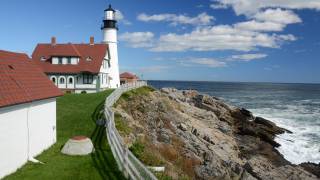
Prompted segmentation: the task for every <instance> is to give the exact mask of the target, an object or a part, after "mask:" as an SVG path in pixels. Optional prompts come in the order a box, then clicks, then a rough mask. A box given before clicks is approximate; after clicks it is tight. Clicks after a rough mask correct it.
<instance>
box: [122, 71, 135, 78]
mask: <svg viewBox="0 0 320 180" xmlns="http://www.w3.org/2000/svg"><path fill="white" fill-rule="evenodd" d="M120 78H125V79H138V76H136V75H134V74H132V73H129V72H124V73H121V74H120Z"/></svg>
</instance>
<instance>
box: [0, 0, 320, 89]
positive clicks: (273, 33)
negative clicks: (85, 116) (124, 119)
mask: <svg viewBox="0 0 320 180" xmlns="http://www.w3.org/2000/svg"><path fill="white" fill-rule="evenodd" d="M109 3H111V4H112V6H113V8H114V9H116V10H117V19H118V26H119V31H118V40H119V42H118V51H119V64H120V71H121V72H124V71H130V72H133V73H136V74H137V75H138V76H140V77H142V78H143V79H153V80H187V81H233V82H238V81H241V82H287V83H320V58H319V57H320V36H319V32H320V0H308V1H301V0H259V1H257V0H170V1H164V0H130V1H128V0H109V1H106V0H90V1H88V0H68V1H66V0H54V1H53V0H42V1H39V0H28V1H23V0H1V2H0V17H1V25H0V49H2V50H9V51H17V52H25V53H28V54H29V55H31V54H32V52H33V50H34V48H35V46H36V44H37V43H49V42H50V38H51V37H52V36H55V37H56V38H57V42H58V43H68V42H72V43H82V42H86V43H87V42H88V41H89V37H90V36H94V37H95V41H96V42H101V40H102V32H101V29H100V27H101V24H102V19H103V13H104V12H103V11H104V9H106V8H107V6H108V4H109Z"/></svg>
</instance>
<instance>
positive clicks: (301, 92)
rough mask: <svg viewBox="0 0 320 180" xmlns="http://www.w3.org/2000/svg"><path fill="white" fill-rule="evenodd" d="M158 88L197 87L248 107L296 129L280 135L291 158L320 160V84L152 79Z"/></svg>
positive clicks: (278, 137)
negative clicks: (290, 132)
mask: <svg viewBox="0 0 320 180" xmlns="http://www.w3.org/2000/svg"><path fill="white" fill-rule="evenodd" d="M148 83H149V84H150V85H152V86H154V87H155V88H162V87H175V88H177V89H195V90H197V91H199V92H201V93H205V94H209V95H212V96H216V97H219V98H221V99H223V100H224V101H225V102H227V103H229V104H232V105H235V106H238V107H244V108H247V109H248V110H250V111H252V112H253V114H254V115H255V116H261V117H264V118H266V119H268V120H271V121H273V122H275V123H276V124H277V125H278V126H280V127H283V128H286V129H288V130H290V131H292V132H293V133H292V134H289V133H284V134H281V135H278V136H277V137H276V139H275V140H276V141H277V142H278V143H280V144H281V146H280V147H279V148H277V149H278V151H279V152H280V153H281V154H282V155H283V156H284V158H286V159H287V160H288V161H290V162H292V163H294V164H299V163H302V162H314V163H319V162H320V84H285V83H233V82H189V81H148Z"/></svg>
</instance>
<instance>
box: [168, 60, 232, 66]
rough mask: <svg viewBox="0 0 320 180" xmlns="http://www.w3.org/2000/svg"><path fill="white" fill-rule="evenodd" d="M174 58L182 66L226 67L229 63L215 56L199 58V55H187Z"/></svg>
mask: <svg viewBox="0 0 320 180" xmlns="http://www.w3.org/2000/svg"><path fill="white" fill-rule="evenodd" d="M172 60H174V61H177V62H178V63H179V65H180V66H184V67H210V68H217V67H226V66H227V63H226V62H223V61H220V60H217V59H215V58H201V57H200V58H199V57H186V58H180V59H177V58H173V59H172Z"/></svg>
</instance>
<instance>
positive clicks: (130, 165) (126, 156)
mask: <svg viewBox="0 0 320 180" xmlns="http://www.w3.org/2000/svg"><path fill="white" fill-rule="evenodd" d="M146 85H147V83H146V82H145V81H138V82H135V83H129V84H124V85H121V86H120V88H117V89H115V90H114V91H113V92H112V93H111V94H110V95H109V96H108V97H107V98H106V101H105V111H104V114H105V118H106V133H107V138H108V141H109V145H110V147H111V150H112V154H113V156H114V158H115V159H116V161H117V164H118V167H119V169H120V170H121V171H122V172H123V174H124V175H125V176H126V178H129V179H133V180H136V179H137V180H140V179H150V180H156V179H157V178H156V177H155V175H154V174H153V173H152V172H151V171H150V170H149V169H148V168H146V166H144V165H143V164H142V163H141V162H140V161H139V160H138V159H137V158H136V157H135V156H134V155H133V154H132V153H131V151H130V150H129V149H128V148H127V146H126V145H125V144H124V142H123V140H122V138H121V136H120V134H119V132H118V131H117V129H116V127H115V122H114V112H113V111H112V106H113V104H114V103H115V102H116V101H117V100H118V99H119V98H120V96H121V95H122V94H123V93H125V92H127V91H130V90H132V89H136V88H139V87H142V86H146Z"/></svg>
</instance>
